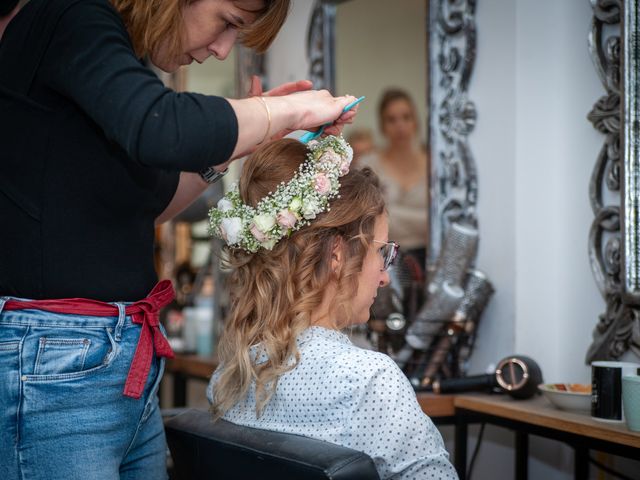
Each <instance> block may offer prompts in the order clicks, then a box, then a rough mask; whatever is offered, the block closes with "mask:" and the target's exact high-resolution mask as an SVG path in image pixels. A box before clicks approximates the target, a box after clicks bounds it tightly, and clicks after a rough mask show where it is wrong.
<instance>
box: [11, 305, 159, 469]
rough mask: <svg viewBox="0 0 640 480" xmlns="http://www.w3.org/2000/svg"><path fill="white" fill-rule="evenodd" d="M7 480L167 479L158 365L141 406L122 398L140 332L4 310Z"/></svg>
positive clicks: (124, 325)
mask: <svg viewBox="0 0 640 480" xmlns="http://www.w3.org/2000/svg"><path fill="white" fill-rule="evenodd" d="M6 300H7V298H6V297H4V298H0V479H2V480H18V479H20V480H22V479H24V480H40V479H42V480H45V479H46V480H54V479H61V480H62V479H64V480H76V479H78V480H80V479H82V480H106V479H109V480H112V479H118V478H120V479H138V478H139V479H145V480H146V479H150V480H155V479H163V480H164V479H166V478H167V471H166V451H167V446H166V440H165V436H164V428H163V424H162V418H161V416H160V409H159V405H158V396H157V391H158V386H159V383H160V379H161V377H162V372H163V369H164V359H158V358H156V357H155V356H154V358H153V361H152V366H151V371H150V373H149V377H148V378H147V382H146V385H145V389H144V393H143V395H142V397H141V398H140V399H139V400H135V399H133V398H129V397H125V396H124V395H123V394H122V391H123V389H124V384H125V379H126V377H127V374H128V372H129V365H130V363H131V360H132V358H133V354H134V352H135V348H136V345H137V343H138V337H139V335H140V325H136V324H134V323H132V322H131V318H130V317H127V316H125V313H124V308H125V305H124V304H117V306H118V309H119V311H120V315H119V316H118V317H92V316H83V315H63V314H57V313H49V312H43V311H41V310H17V311H4V312H3V311H2V308H3V306H4V304H5V301H6Z"/></svg>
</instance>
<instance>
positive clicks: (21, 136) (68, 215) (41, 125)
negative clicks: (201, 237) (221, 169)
mask: <svg viewBox="0 0 640 480" xmlns="http://www.w3.org/2000/svg"><path fill="white" fill-rule="evenodd" d="M44 1H45V0H31V1H30V2H29V3H28V4H27V5H26V6H25V7H24V8H23V9H22V10H21V11H20V12H19V13H18V15H17V16H16V17H15V18H14V19H13V20H12V22H11V23H10V24H9V26H8V28H7V30H6V31H5V35H4V37H3V38H2V41H1V42H0V222H1V224H2V233H0V296H2V295H12V296H18V297H26V298H37V299H40V298H67V297H87V298H93V299H98V300H106V301H117V300H122V301H132V300H138V299H140V298H142V297H144V296H145V295H146V294H147V293H148V292H149V290H150V289H151V288H152V286H153V285H154V283H155V282H156V280H157V279H156V273H155V270H154V266H153V244H154V226H153V224H154V220H155V218H156V217H157V216H158V215H159V214H160V213H161V212H162V211H163V210H164V209H165V208H166V206H167V205H168V203H169V201H170V200H171V198H172V197H173V195H174V193H175V191H176V188H177V184H178V177H179V173H178V172H180V171H193V172H195V171H199V170H202V169H204V168H206V167H207V166H209V165H215V164H219V163H223V162H224V161H226V160H228V159H229V157H230V156H231V153H232V151H233V149H234V147H235V144H236V141H237V134H238V125H237V119H236V117H235V114H234V112H233V110H232V108H231V106H230V105H229V103H228V102H227V101H226V100H225V99H223V98H218V97H211V96H204V95H197V94H191V93H176V92H174V91H172V90H170V89H167V88H165V87H164V85H163V84H162V82H161V81H160V80H158V78H157V77H156V76H155V75H154V74H153V72H151V71H150V70H149V69H148V68H146V67H145V66H144V65H143V63H142V62H141V61H140V60H139V59H138V58H137V57H136V55H135V53H134V51H133V48H132V45H131V41H130V38H129V36H128V34H127V31H126V28H125V26H124V24H123V22H122V20H121V18H120V16H119V15H118V13H117V12H116V11H115V10H114V9H113V7H112V6H111V4H110V3H109V2H108V0H82V1H74V0H55V1H57V3H58V4H61V5H62V6H63V9H64V10H63V11H64V13H62V14H61V16H60V17H59V20H58V21H57V23H56V24H55V25H50V24H47V22H49V23H51V22H53V20H51V22H50V21H49V20H48V19H49V18H54V17H55V16H51V15H49V16H47V17H44V18H47V20H45V21H44V25H45V26H46V27H47V28H51V31H50V32H51V33H50V38H48V41H47V42H46V43H44V45H40V46H38V43H42V40H41V39H42V37H43V36H45V37H46V36H47V35H45V34H44V33H43V34H42V35H40V30H41V29H42V30H43V31H46V29H43V27H42V25H43V23H42V22H43V21H42V12H40V13H38V8H39V6H41V5H42V4H43V2H44ZM46 1H52V0H46ZM38 15H40V16H41V18H40V23H38ZM34 30H36V31H34ZM41 47H44V48H41ZM36 57H38V58H40V62H39V63H38V62H33V61H32V60H33V59H34V58H36ZM28 64H35V65H37V68H35V69H34V72H35V75H34V76H33V77H32V78H31V77H30V76H29V75H25V74H24V72H25V71H28V70H29V69H28V68H24V67H25V65H28Z"/></svg>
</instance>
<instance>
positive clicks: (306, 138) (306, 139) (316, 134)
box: [300, 97, 364, 143]
mask: <svg viewBox="0 0 640 480" xmlns="http://www.w3.org/2000/svg"><path fill="white" fill-rule="evenodd" d="M362 100H364V97H360V98H358V99H357V100H354V101H353V102H351V103H350V104H349V105H347V106H346V107H344V108H343V109H342V113H344V112H348V111H349V110H351V109H352V108H353V107H355V106H356V105H357V104H359V103H360V102H361V101H362ZM332 124H333V122H329V123H325V124H324V125H322V126H321V127H320V128H319V129H318V130H317V131H315V132H307V133H305V134H304V135H303V136H301V137H300V141H301V142H302V143H309V142H310V141H311V140H314V139H316V138H318V137H319V136H320V135H322V133H323V132H324V129H325V128H326V127H328V126H330V125H332Z"/></svg>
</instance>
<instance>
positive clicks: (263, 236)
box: [249, 223, 267, 243]
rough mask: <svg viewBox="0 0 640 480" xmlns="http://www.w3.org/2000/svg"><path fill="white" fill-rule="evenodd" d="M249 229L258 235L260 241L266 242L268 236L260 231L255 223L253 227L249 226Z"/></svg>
mask: <svg viewBox="0 0 640 480" xmlns="http://www.w3.org/2000/svg"><path fill="white" fill-rule="evenodd" d="M249 231H250V232H251V234H252V235H253V236H254V237H256V240H258V241H259V242H260V243H262V242H264V241H265V240H266V239H267V236H266V235H265V234H264V233H262V232H261V231H260V229H259V228H258V227H257V226H256V224H255V223H252V224H251V228H249Z"/></svg>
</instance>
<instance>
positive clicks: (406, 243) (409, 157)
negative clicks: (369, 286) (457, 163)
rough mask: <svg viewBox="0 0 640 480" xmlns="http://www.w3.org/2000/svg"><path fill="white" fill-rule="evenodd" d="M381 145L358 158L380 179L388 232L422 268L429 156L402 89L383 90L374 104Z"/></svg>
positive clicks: (423, 261) (425, 236) (412, 105)
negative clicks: (385, 205) (382, 142)
mask: <svg viewBox="0 0 640 480" xmlns="http://www.w3.org/2000/svg"><path fill="white" fill-rule="evenodd" d="M378 120H379V124H380V131H381V132H382V134H383V135H384V137H385V140H386V144H385V145H384V147H383V148H382V149H381V150H379V151H377V152H372V153H370V154H369V155H364V156H363V157H362V159H361V165H362V166H368V167H371V168H372V169H373V171H375V172H376V173H377V174H378V175H379V176H380V179H381V183H382V187H383V191H384V197H385V201H386V204H387V210H388V211H389V232H390V235H391V237H392V238H393V239H394V240H396V241H397V242H398V243H399V244H400V245H402V252H403V253H404V254H409V255H411V256H413V257H414V258H415V259H416V260H417V262H418V264H419V265H421V266H422V267H423V268H424V265H425V256H426V248H427V244H428V189H427V178H428V177H427V172H428V167H429V159H428V156H427V151H426V149H425V148H424V145H423V144H422V142H421V139H420V135H419V122H418V114H417V110H416V107H415V104H414V102H413V99H412V98H411V96H410V95H409V94H408V93H407V92H406V91H404V90H401V89H397V88H393V89H388V90H386V91H385V92H384V93H383V94H382V97H381V99H380V103H379V105H378Z"/></svg>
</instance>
